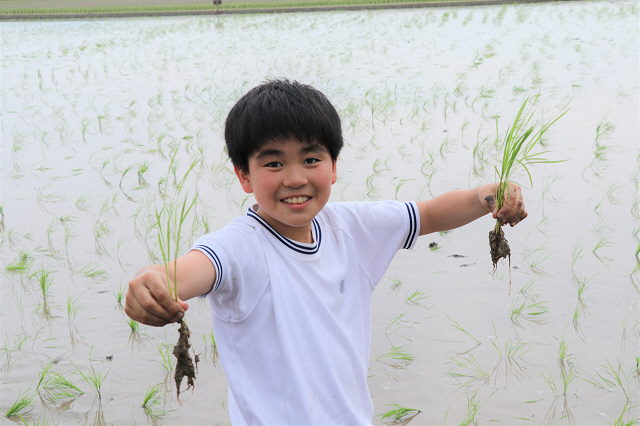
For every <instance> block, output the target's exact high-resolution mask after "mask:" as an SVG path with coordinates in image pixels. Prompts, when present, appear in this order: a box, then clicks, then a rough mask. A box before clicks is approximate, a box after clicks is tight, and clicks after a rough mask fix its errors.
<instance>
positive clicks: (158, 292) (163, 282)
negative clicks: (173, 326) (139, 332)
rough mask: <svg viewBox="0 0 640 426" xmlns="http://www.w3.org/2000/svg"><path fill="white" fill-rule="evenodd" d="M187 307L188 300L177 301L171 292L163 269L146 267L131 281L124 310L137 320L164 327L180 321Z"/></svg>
mask: <svg viewBox="0 0 640 426" xmlns="http://www.w3.org/2000/svg"><path fill="white" fill-rule="evenodd" d="M187 309H189V305H188V304H187V303H186V302H184V301H182V300H180V299H178V301H177V302H176V301H175V299H174V298H173V296H172V295H171V293H169V288H168V286H167V275H166V273H165V272H163V271H158V270H153V269H149V268H146V269H143V270H142V271H140V272H138V274H137V275H136V276H135V278H133V279H132V280H131V281H129V289H128V290H127V297H126V302H125V307H124V311H125V313H126V314H127V315H128V316H129V317H130V318H131V319H133V320H135V321H138V322H140V323H142V324H146V325H152V326H155V327H162V326H164V325H167V324H170V323H174V322H178V321H180V319H181V318H182V317H184V313H185V311H186V310H187Z"/></svg>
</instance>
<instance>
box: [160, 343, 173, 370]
mask: <svg viewBox="0 0 640 426" xmlns="http://www.w3.org/2000/svg"><path fill="white" fill-rule="evenodd" d="M172 350H173V348H172V347H171V346H169V345H167V344H166V343H160V344H159V345H158V352H160V359H161V361H159V362H160V365H162V368H163V369H164V371H165V372H167V373H170V372H171V371H173V364H172V362H171V351H172Z"/></svg>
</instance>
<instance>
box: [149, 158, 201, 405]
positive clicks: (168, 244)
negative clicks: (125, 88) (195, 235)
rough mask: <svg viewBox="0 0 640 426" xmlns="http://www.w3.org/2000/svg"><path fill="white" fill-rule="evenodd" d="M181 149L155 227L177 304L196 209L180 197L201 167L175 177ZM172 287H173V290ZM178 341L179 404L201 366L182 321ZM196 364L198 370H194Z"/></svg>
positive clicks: (175, 348) (172, 168)
mask: <svg viewBox="0 0 640 426" xmlns="http://www.w3.org/2000/svg"><path fill="white" fill-rule="evenodd" d="M179 147H180V145H178V146H177V147H176V148H175V149H174V152H173V155H172V156H171V162H170V163H169V168H168V170H167V175H166V177H165V179H164V182H163V190H162V191H161V194H162V207H161V208H160V209H159V210H158V208H156V226H157V228H158V243H159V247H160V252H161V255H162V261H163V264H164V265H165V270H166V274H167V286H168V287H169V292H170V293H171V294H173V297H174V298H175V300H176V301H177V300H178V282H177V279H176V272H177V267H176V262H177V258H178V255H179V252H180V241H181V231H182V226H183V225H184V223H185V221H186V219H187V217H188V215H189V212H190V211H191V209H192V208H193V206H194V205H195V203H196V199H197V196H194V197H193V199H192V200H191V202H189V196H188V193H186V194H185V196H184V198H181V193H182V191H183V189H184V185H185V183H186V180H187V178H188V176H189V174H190V173H191V171H192V170H193V169H194V168H195V166H196V165H197V163H198V160H197V159H196V160H193V161H192V162H191V164H190V165H189V167H188V169H187V171H186V173H185V174H184V175H183V176H182V178H181V179H180V181H178V180H177V178H176V176H175V173H176V169H177V163H176V157H177V155H178V151H179ZM172 172H173V173H174V176H173V177H174V180H175V181H176V187H175V194H174V198H175V199H176V202H177V204H176V205H174V204H173V203H172V202H171V199H168V197H167V184H168V181H169V176H170V174H171V173H172ZM170 262H173V271H174V275H173V277H171V276H169V264H170ZM172 285H173V286H172ZM178 333H179V335H180V336H179V339H178V343H177V344H176V346H175V347H174V349H173V354H174V356H175V357H176V359H177V362H176V367H175V376H174V378H175V382H176V394H177V399H178V402H180V384H181V383H182V379H183V378H184V377H185V376H186V377H187V390H188V389H190V388H191V389H193V387H194V386H195V373H196V366H197V365H198V360H199V358H198V355H196V354H195V351H194V358H193V360H192V358H191V355H190V354H189V349H190V348H191V342H190V339H189V336H190V334H191V332H190V331H189V327H187V323H186V321H185V320H184V318H183V319H181V320H180V328H179V330H178ZM194 362H195V366H194Z"/></svg>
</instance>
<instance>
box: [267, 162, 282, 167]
mask: <svg viewBox="0 0 640 426" xmlns="http://www.w3.org/2000/svg"><path fill="white" fill-rule="evenodd" d="M265 167H282V163H280V162H278V161H272V162H270V163H267V164H265Z"/></svg>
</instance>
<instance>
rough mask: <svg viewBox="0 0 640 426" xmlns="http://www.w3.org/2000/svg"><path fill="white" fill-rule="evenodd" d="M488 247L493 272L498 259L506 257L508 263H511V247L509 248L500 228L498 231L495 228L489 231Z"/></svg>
mask: <svg viewBox="0 0 640 426" xmlns="http://www.w3.org/2000/svg"><path fill="white" fill-rule="evenodd" d="M489 247H491V261H492V262H493V271H494V272H495V270H496V268H497V267H498V261H499V260H500V259H506V258H507V257H508V258H509V264H511V248H509V242H508V241H507V239H506V238H505V237H504V231H503V230H502V228H499V229H498V231H496V230H495V229H492V230H491V231H489Z"/></svg>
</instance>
